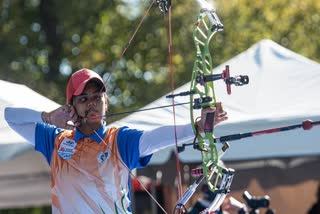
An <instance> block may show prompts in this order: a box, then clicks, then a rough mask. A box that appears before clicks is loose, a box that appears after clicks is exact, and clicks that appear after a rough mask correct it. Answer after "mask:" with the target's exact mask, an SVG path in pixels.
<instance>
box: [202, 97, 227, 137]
mask: <svg viewBox="0 0 320 214" xmlns="http://www.w3.org/2000/svg"><path fill="white" fill-rule="evenodd" d="M212 112H214V120H213V126H216V125H217V124H219V123H221V122H223V121H225V120H227V119H228V116H227V112H226V111H224V110H223V108H222V104H221V103H220V102H218V103H216V107H208V108H204V109H202V110H201V119H200V120H199V121H198V122H197V125H198V130H199V132H200V133H202V132H203V130H204V124H205V121H206V118H207V114H208V113H212Z"/></svg>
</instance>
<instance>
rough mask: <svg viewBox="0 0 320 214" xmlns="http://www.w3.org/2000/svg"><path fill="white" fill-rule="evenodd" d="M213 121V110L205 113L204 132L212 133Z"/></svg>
mask: <svg viewBox="0 0 320 214" xmlns="http://www.w3.org/2000/svg"><path fill="white" fill-rule="evenodd" d="M213 123H214V112H210V113H207V116H206V121H205V122H204V132H205V133H212V132H213Z"/></svg>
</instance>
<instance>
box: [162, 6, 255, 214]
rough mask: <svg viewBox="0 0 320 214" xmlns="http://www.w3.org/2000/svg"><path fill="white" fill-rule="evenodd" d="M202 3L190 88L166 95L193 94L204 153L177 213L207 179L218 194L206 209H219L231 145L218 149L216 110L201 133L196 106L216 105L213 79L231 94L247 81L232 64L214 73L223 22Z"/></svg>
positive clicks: (230, 176)
mask: <svg viewBox="0 0 320 214" xmlns="http://www.w3.org/2000/svg"><path fill="white" fill-rule="evenodd" d="M197 1H198V3H200V5H201V7H202V8H201V10H200V14H199V16H198V18H197V21H196V22H195V24H194V30H193V39H194V42H195V46H196V58H195V61H194V67H193V72H192V79H191V87H190V91H187V92H182V93H179V94H172V95H169V96H167V98H174V97H175V96H187V95H189V96H190V117H191V124H192V127H193V130H194V133H195V136H196V137H195V140H194V143H193V147H194V148H195V149H197V150H199V151H200V152H201V155H202V167H201V168H200V169H193V170H192V172H191V174H192V175H195V176H199V177H198V179H197V180H196V181H195V182H194V183H193V184H192V185H191V186H190V187H189V188H188V189H187V191H186V192H185V193H184V194H183V195H182V197H181V198H180V199H179V200H178V202H177V203H176V206H175V209H174V213H175V212H176V211H178V212H179V213H181V212H185V210H186V208H185V205H186V203H187V202H188V200H189V199H190V198H191V196H192V195H193V193H194V192H195V191H196V189H197V187H198V186H199V184H200V183H201V182H202V181H203V180H204V179H205V180H206V183H207V184H208V186H209V189H210V190H211V191H212V192H214V193H216V197H215V199H214V200H213V202H212V204H211V205H210V207H209V208H208V210H207V211H206V212H210V211H213V210H216V209H217V208H219V206H220V204H221V203H222V201H223V200H224V198H225V196H226V194H227V193H228V192H229V191H230V185H231V182H232V179H233V175H234V170H233V169H230V168H226V167H224V166H223V165H222V164H220V163H219V159H220V158H221V156H222V155H223V153H224V152H225V151H226V149H227V148H228V147H229V145H228V143H227V142H224V145H223V147H222V150H221V152H218V149H217V147H216V142H215V138H214V135H213V124H214V117H215V116H214V113H208V114H207V119H206V121H205V126H204V134H199V133H198V128H197V125H196V119H195V117H194V115H195V112H194V110H195V109H201V108H207V107H215V106H216V96H215V91H214V81H215V80H219V79H222V80H224V82H225V83H226V86H227V92H228V94H231V85H232V84H234V85H236V86H241V85H244V84H248V82H249V78H248V76H237V77H230V73H229V66H226V68H225V70H224V71H223V72H222V73H221V74H213V63H212V57H211V54H210V51H209V44H210V41H211V39H212V37H213V35H214V34H215V33H217V32H219V31H222V30H223V24H222V23H221V21H220V19H219V17H218V16H217V14H216V12H215V11H214V10H213V9H210V8H209V7H208V3H207V2H206V1H205V0H197ZM157 2H158V5H159V7H160V10H161V11H166V10H165V9H164V8H166V6H167V5H168V4H169V3H170V2H168V4H167V3H165V2H167V1H163V0H162V1H160V0H159V1H157Z"/></svg>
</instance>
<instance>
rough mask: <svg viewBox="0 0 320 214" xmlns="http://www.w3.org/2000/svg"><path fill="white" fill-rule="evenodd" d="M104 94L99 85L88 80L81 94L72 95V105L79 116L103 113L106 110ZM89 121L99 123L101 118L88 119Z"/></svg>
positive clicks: (88, 116)
mask: <svg viewBox="0 0 320 214" xmlns="http://www.w3.org/2000/svg"><path fill="white" fill-rule="evenodd" d="M106 98H107V97H106V94H105V92H103V91H102V90H101V86H100V85H99V84H98V83H96V82H94V81H90V82H88V83H87V85H86V87H85V88H84V90H83V92H82V94H80V95H78V96H74V97H73V106H74V108H75V109H76V111H77V114H78V116H79V117H81V118H92V117H93V118H95V117H97V116H102V115H105V113H106V110H107V102H106ZM88 122H89V123H99V124H101V122H102V119H101V118H99V117H98V118H97V119H94V120H88Z"/></svg>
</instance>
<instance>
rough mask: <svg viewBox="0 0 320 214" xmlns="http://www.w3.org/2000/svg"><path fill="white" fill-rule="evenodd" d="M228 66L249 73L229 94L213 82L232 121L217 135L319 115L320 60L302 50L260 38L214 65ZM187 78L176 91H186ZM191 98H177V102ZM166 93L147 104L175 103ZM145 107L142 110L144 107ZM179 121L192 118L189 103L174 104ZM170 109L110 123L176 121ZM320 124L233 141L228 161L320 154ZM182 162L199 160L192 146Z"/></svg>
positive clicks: (141, 125) (165, 154)
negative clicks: (305, 128)
mask: <svg viewBox="0 0 320 214" xmlns="http://www.w3.org/2000/svg"><path fill="white" fill-rule="evenodd" d="M226 65H229V66H230V75H231V76H235V75H248V76H249V79H250V81H249V84H248V85H245V86H242V87H233V88H232V94H231V95H227V93H226V86H225V84H224V82H223V81H216V82H215V92H216V97H217V99H218V101H221V102H222V103H223V106H224V109H225V110H226V111H227V112H228V116H229V119H228V121H226V122H224V123H222V124H221V125H219V126H218V127H216V129H215V131H214V133H215V136H224V135H229V134H237V133H245V132H251V131H258V130H263V129H270V128H275V127H282V126H288V125H293V124H299V123H301V122H302V121H303V120H305V119H311V120H314V121H316V120H320V99H318V97H319V91H320V64H318V63H316V62H314V61H311V60H309V59H307V58H305V57H303V56H301V55H298V54H296V53H294V52H292V51H290V50H288V49H286V48H284V47H282V46H280V45H278V44H276V43H275V42H273V41H271V40H262V41H260V42H258V43H257V44H255V45H253V46H252V47H251V48H249V49H248V50H246V51H244V52H243V53H241V54H239V55H238V56H236V57H234V58H232V59H231V60H229V61H227V62H225V63H224V64H222V65H220V66H218V67H216V68H215V69H214V73H221V72H222V71H223V69H224V68H225V66H226ZM189 87H190V84H189V83H187V84H185V85H183V86H182V87H180V88H178V89H176V90H175V93H179V92H182V91H188V90H189ZM188 99H189V97H177V98H175V102H176V103H181V102H188V101H189V100H188ZM171 102H172V101H171V99H167V98H165V96H163V97H161V98H159V99H158V100H156V101H154V102H152V103H151V104H149V105H147V106H145V107H144V108H152V107H157V106H163V105H169V104H171ZM144 108H143V109H144ZM175 112H176V121H177V124H185V123H189V121H190V119H189V118H190V116H189V105H184V106H176V107H175ZM172 121H173V114H172V108H162V109H157V110H152V111H143V112H137V113H133V114H131V115H129V116H127V117H125V118H124V119H122V120H120V121H117V122H115V123H113V124H112V125H117V126H122V125H127V126H129V127H134V128H138V129H152V128H156V127H159V126H162V125H168V124H170V123H171V124H172V123H173V122H172ZM319 139H320V127H314V128H313V129H312V130H308V131H304V130H302V129H299V130H298V129H297V130H293V131H287V132H281V133H275V134H268V135H261V136H257V137H251V138H246V139H242V140H237V141H232V142H230V145H231V148H230V149H229V150H228V151H227V152H226V154H225V156H224V157H223V159H224V160H245V159H261V158H272V157H291V156H304V155H315V154H317V155H319V154H320V140H319ZM172 149H173V148H170V149H167V150H165V151H161V152H158V153H156V154H155V155H154V156H153V158H152V160H151V163H152V164H163V163H165V162H166V161H167V160H168V159H169V157H170V155H171V153H172ZM179 157H180V159H181V160H182V161H184V162H198V161H200V158H201V155H200V153H198V152H196V151H194V150H193V149H192V148H188V149H186V151H185V152H183V153H181V154H179Z"/></svg>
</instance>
